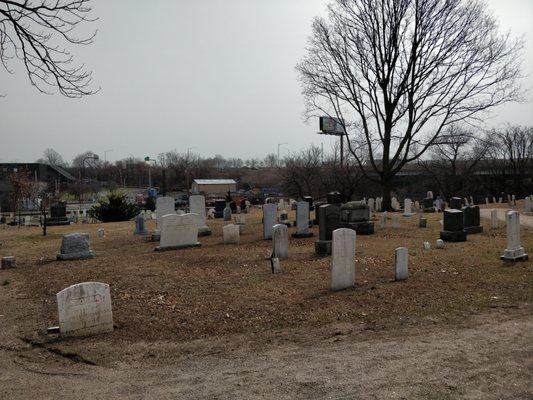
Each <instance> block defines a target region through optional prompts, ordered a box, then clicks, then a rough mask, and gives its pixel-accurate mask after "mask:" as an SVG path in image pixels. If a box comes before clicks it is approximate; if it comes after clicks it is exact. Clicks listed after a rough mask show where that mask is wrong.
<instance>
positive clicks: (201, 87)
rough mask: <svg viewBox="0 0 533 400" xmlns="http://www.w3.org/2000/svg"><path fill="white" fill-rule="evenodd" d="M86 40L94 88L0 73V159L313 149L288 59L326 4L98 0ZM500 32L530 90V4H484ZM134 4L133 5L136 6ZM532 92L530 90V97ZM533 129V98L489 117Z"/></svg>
mask: <svg viewBox="0 0 533 400" xmlns="http://www.w3.org/2000/svg"><path fill="white" fill-rule="evenodd" d="M92 3H93V4H92V5H93V13H94V15H95V16H97V17H98V18H99V20H98V21H97V22H95V23H93V24H92V25H93V26H94V27H95V28H97V29H98V35H97V37H96V41H95V42H94V44H92V45H90V46H86V47H76V48H73V51H72V52H73V54H74V55H75V56H76V60H77V61H78V62H82V63H85V64H87V65H88V66H89V68H91V69H92V70H93V74H94V81H95V85H96V86H99V87H101V91H100V92H99V93H98V94H96V95H94V96H90V97H86V98H83V99H67V98H64V97H62V96H60V95H59V94H56V95H53V96H47V95H43V94H40V93H38V92H37V91H36V90H35V89H34V88H33V87H31V86H30V84H29V82H28V80H27V77H26V76H25V75H24V73H23V71H22V70H21V68H20V64H19V63H13V64H12V66H13V67H14V69H15V71H16V73H15V74H14V75H9V74H7V73H6V72H5V71H4V70H3V69H1V70H0V93H4V94H6V95H7V97H5V98H0V139H1V144H0V162H7V161H21V162H23V161H34V160H35V159H37V158H39V157H40V156H41V155H42V152H43V150H44V149H45V148H47V147H52V148H54V149H56V150H57V151H58V152H59V153H61V154H62V155H63V157H64V158H65V159H66V160H67V161H70V160H71V159H72V158H73V156H75V155H76V154H79V153H81V152H84V151H87V150H93V151H94V152H96V153H97V154H100V155H101V157H103V156H104V151H105V150H109V149H113V151H111V152H108V153H107V158H108V159H110V160H116V159H121V158H125V157H128V156H130V154H133V155H135V156H138V157H144V156H145V155H150V156H152V157H155V156H156V155H157V154H159V153H161V152H164V151H169V150H173V149H175V150H178V151H181V152H186V151H187V149H188V148H193V149H192V150H191V151H193V152H195V153H199V154H202V155H205V156H211V155H215V154H222V155H223V156H226V157H241V158H249V157H261V158H262V157H264V156H265V155H266V154H267V153H275V152H276V151H277V144H278V143H283V142H287V143H288V144H287V145H285V146H284V147H283V150H282V154H286V152H287V151H298V150H300V149H302V148H303V147H305V146H307V145H309V144H310V143H314V144H317V145H320V143H321V142H322V141H323V142H324V146H325V147H326V146H328V147H329V146H330V142H329V140H331V139H328V138H324V137H323V136H318V135H315V133H316V131H317V123H316V122H315V121H313V122H312V123H311V124H306V123H305V122H304V121H303V119H302V112H303V101H302V96H301V94H300V86H299V82H298V80H297V74H296V72H295V70H294V67H295V64H296V63H297V62H298V61H299V60H300V58H301V57H302V55H303V53H304V48H305V45H306V40H307V37H308V36H309V34H310V30H311V20H312V18H313V17H314V16H316V15H319V14H324V11H325V6H326V4H327V1H325V0H202V1H198V0H179V1H172V0H166V1H163V0H158V1H155V0H152V1H135V2H133V1H131V0H112V1H109V0H107V1H106V0H95V1H93V2H92ZM488 3H489V7H490V8H491V10H493V12H494V14H495V15H496V16H497V17H498V18H499V20H500V22H501V27H502V29H504V30H508V29H510V30H511V31H512V33H513V36H520V35H525V39H526V52H525V63H524V73H525V74H527V75H529V76H528V77H527V78H526V79H524V81H523V85H524V87H527V88H532V87H533V28H531V26H532V21H533V0H489V1H488ZM133 4H134V5H133ZM532 96H533V93H531V94H530V97H532ZM506 121H509V122H512V123H515V124H527V125H533V103H532V102H529V103H527V104H513V105H507V106H504V107H502V108H500V109H498V110H497V113H496V114H495V116H494V118H493V119H492V120H490V121H489V123H490V124H491V125H494V126H497V125H501V124H502V123H504V122H506Z"/></svg>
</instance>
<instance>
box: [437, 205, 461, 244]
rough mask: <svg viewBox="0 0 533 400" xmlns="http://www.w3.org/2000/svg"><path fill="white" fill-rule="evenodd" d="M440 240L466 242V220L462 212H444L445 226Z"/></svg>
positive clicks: (451, 210) (450, 210) (452, 210)
mask: <svg viewBox="0 0 533 400" xmlns="http://www.w3.org/2000/svg"><path fill="white" fill-rule="evenodd" d="M440 238H441V239H442V240H444V241H445V242H464V241H466V232H465V231H464V218H463V212H462V211H461V210H456V209H448V210H444V225H443V230H442V231H441V232H440Z"/></svg>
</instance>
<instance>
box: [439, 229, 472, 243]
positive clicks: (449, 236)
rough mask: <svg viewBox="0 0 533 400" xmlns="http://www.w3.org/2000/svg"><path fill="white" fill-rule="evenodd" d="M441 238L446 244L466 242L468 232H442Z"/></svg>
mask: <svg viewBox="0 0 533 400" xmlns="http://www.w3.org/2000/svg"><path fill="white" fill-rule="evenodd" d="M440 238H441V239H442V240H444V241H445V242H466V232H464V231H456V232H453V231H442V232H441V233H440Z"/></svg>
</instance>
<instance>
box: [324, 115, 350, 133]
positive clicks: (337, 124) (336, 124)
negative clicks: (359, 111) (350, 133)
mask: <svg viewBox="0 0 533 400" xmlns="http://www.w3.org/2000/svg"><path fill="white" fill-rule="evenodd" d="M320 131H321V132H322V133H324V134H326V135H339V136H340V135H343V134H344V127H343V126H342V121H341V120H340V119H338V118H332V117H320Z"/></svg>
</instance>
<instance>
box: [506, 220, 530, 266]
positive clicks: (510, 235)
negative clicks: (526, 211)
mask: <svg viewBox="0 0 533 400" xmlns="http://www.w3.org/2000/svg"><path fill="white" fill-rule="evenodd" d="M505 222H506V224H507V248H506V249H505V252H504V253H503V255H502V256H501V257H500V259H502V260H503V261H513V262H514V261H526V260H527V259H528V255H527V254H526V252H525V251H524V248H523V247H522V245H521V244H520V214H519V213H517V212H516V211H509V212H508V213H507V214H506V215H505Z"/></svg>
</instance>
